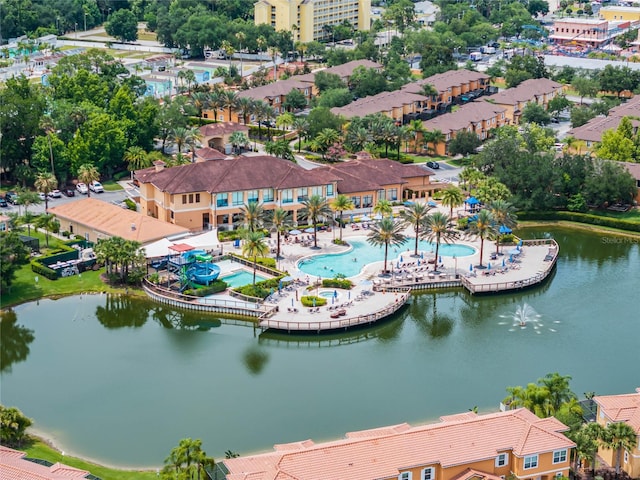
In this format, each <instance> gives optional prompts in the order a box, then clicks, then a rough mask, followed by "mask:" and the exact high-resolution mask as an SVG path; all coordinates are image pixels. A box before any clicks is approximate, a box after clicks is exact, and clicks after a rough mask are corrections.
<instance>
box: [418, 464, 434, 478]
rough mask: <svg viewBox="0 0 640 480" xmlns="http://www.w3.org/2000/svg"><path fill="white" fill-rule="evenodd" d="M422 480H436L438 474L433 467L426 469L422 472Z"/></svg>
mask: <svg viewBox="0 0 640 480" xmlns="http://www.w3.org/2000/svg"><path fill="white" fill-rule="evenodd" d="M420 478H421V480H434V479H435V478H436V472H435V470H434V469H433V467H429V468H425V469H424V470H422V477H420Z"/></svg>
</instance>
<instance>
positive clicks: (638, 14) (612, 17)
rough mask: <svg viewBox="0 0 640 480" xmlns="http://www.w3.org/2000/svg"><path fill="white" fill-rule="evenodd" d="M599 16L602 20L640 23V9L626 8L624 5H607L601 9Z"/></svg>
mask: <svg viewBox="0 0 640 480" xmlns="http://www.w3.org/2000/svg"><path fill="white" fill-rule="evenodd" d="M598 16H599V17H600V18H601V19H602V20H608V21H610V22H611V21H616V20H623V21H627V22H637V21H640V8H639V7H624V6H622V5H607V6H606V7H602V8H600V10H599V11H598Z"/></svg>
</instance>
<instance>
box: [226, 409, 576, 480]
mask: <svg viewBox="0 0 640 480" xmlns="http://www.w3.org/2000/svg"><path fill="white" fill-rule="evenodd" d="M567 430H568V428H567V427H566V426H565V425H563V424H562V423H560V422H559V421H558V420H556V419H555V418H553V417H551V418H538V417H536V416H535V415H534V414H533V413H531V412H530V411H528V410H526V409H524V408H521V409H518V410H511V411H508V412H499V413H492V414H487V415H478V414H475V413H472V412H466V413H461V414H458V415H449V416H445V417H441V418H440V422H439V423H433V424H428V425H421V426H416V427H412V426H411V425H409V424H406V423H404V424H400V425H392V426H389V427H381V428H376V429H372V430H364V431H359V432H351V433H347V434H346V436H345V438H344V439H340V440H334V441H329V442H324V443H318V444H316V443H314V442H313V441H312V440H304V441H301V442H296V443H288V444H284V445H276V446H275V447H274V448H275V451H273V452H268V453H263V454H258V455H251V456H246V457H238V458H233V459H226V460H223V461H222V462H221V463H218V464H216V467H217V472H216V473H217V475H216V476H215V478H216V479H218V480H220V479H226V480H247V479H251V480H267V479H269V480H272V479H282V480H284V479H296V480H317V479H340V480H500V479H504V478H505V477H514V478H518V479H522V480H552V479H553V478H556V477H568V476H569V467H570V458H571V451H572V450H573V448H574V447H575V444H574V443H573V442H572V441H571V440H569V439H568V438H567V437H565V436H564V435H563V434H562V432H565V431H567Z"/></svg>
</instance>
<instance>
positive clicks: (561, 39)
mask: <svg viewBox="0 0 640 480" xmlns="http://www.w3.org/2000/svg"><path fill="white" fill-rule="evenodd" d="M600 12H601V13H602V10H600ZM637 23H638V21H637V19H636V20H633V21H624V20H622V19H620V20H617V21H616V20H611V19H605V18H604V17H602V16H601V18H599V19H596V18H558V19H556V20H554V22H553V33H551V35H549V39H550V40H551V41H552V42H553V43H554V44H556V45H559V46H570V47H581V48H585V49H590V48H605V49H606V48H608V47H612V46H611V45H609V43H610V42H611V40H613V39H614V38H615V37H617V36H618V35H622V34H623V33H625V32H626V31H628V30H629V29H630V28H632V27H634V26H636V25H637Z"/></svg>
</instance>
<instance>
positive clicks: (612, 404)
mask: <svg viewBox="0 0 640 480" xmlns="http://www.w3.org/2000/svg"><path fill="white" fill-rule="evenodd" d="M593 400H594V402H596V404H597V405H598V411H597V414H596V421H597V422H598V423H599V424H600V425H602V426H603V427H606V426H607V425H608V424H609V423H616V422H624V423H626V424H628V425H629V426H630V427H631V428H633V431H634V432H635V433H636V434H637V435H638V441H637V444H636V447H635V448H634V449H633V450H632V451H627V450H625V451H624V452H623V455H622V459H621V463H620V466H621V468H622V470H624V471H625V472H627V473H628V474H629V476H630V477H631V478H638V477H640V388H636V391H635V393H626V394H622V395H600V396H597V397H593ZM598 454H599V455H600V456H601V457H602V458H603V459H604V460H605V461H606V462H607V463H608V464H609V465H611V466H615V464H616V452H614V451H612V450H609V449H603V448H600V449H599V450H598Z"/></svg>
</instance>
